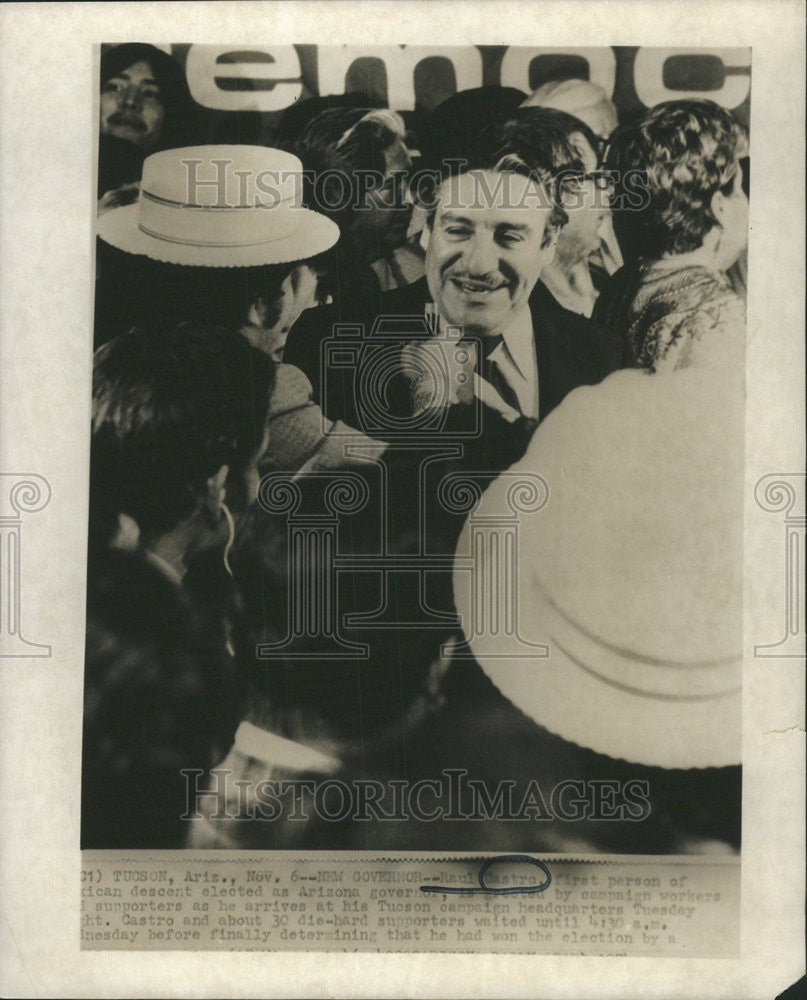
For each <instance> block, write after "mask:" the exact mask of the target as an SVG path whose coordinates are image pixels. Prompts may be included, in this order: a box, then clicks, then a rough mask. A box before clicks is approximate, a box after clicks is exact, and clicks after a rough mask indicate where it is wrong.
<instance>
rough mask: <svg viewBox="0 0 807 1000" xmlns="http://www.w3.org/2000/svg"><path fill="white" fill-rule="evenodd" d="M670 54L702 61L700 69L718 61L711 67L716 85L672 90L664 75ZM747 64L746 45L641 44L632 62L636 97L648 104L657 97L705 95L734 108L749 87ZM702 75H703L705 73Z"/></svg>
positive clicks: (654, 101)
mask: <svg viewBox="0 0 807 1000" xmlns="http://www.w3.org/2000/svg"><path fill="white" fill-rule="evenodd" d="M673 56H688V57H689V58H690V59H693V60H696V59H698V58H700V59H701V60H703V62H704V71H705V70H707V69H708V68H709V67H708V64H707V62H706V60H709V61H710V62H713V63H714V62H719V63H720V71H719V77H718V73H717V67H714V72H715V75H716V77H718V78H717V79H716V82H719V84H720V85H719V86H717V87H715V88H712V89H708V90H695V89H693V90H672V89H670V88H669V87H668V86H667V83H666V82H665V79H664V70H665V64H666V62H667V60H668V59H670V58H671V57H673ZM750 65H751V50H750V49H740V48H737V49H697V48H691V49H656V48H652V49H651V48H641V49H639V51H638V52H637V53H636V58H635V60H634V63H633V85H634V87H635V88H636V94H637V96H638V98H639V100H640V101H641V102H642V104H644V105H645V106H646V107H648V108H652V107H653V105H654V104H658V103H659V102H660V101H676V100H681V99H682V98H687V97H690V98H707V99H708V100H710V101H714V102H715V103H716V104H721V105H722V106H723V107H724V108H729V109H732V108H737V107H739V106H740V105H741V104H742V103H743V101H744V100H745V99H746V97H748V94H749V93H750V91H751V77H750V75H749V74H748V73H747V72H743V70H747V69H748V67H750ZM705 75H707V74H706V73H705Z"/></svg>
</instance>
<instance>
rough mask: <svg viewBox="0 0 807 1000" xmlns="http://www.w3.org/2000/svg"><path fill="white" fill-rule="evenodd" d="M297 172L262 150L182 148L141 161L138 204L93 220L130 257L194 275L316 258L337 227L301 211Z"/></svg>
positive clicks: (294, 162) (293, 163) (290, 162)
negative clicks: (199, 269) (214, 269)
mask: <svg viewBox="0 0 807 1000" xmlns="http://www.w3.org/2000/svg"><path fill="white" fill-rule="evenodd" d="M302 179H303V178H302V164H301V163H300V161H299V160H298V159H297V157H296V156H292V154H291V153H286V152H283V151H281V150H279V149H268V148H266V147H264V146H186V147H184V148H182V149H167V150H165V151H164V152H161V153H154V154H152V155H151V156H148V157H146V159H145V161H144V163H143V176H142V180H141V182H140V197H139V198H138V200H137V202H135V204H133V205H127V206H125V207H124V208H114V209H111V210H110V211H108V212H105V213H104V214H103V215H101V216H100V217H99V219H98V235H99V236H100V237H101V239H102V240H104V241H105V242H107V243H110V244H111V245H112V246H114V247H117V248H118V249H119V250H125V251H127V252H128V253H135V254H144V255H145V256H147V257H152V258H154V259H155V260H159V261H164V262H165V263H169V264H184V265H188V266H196V267H256V266H260V265H265V264H282V263H286V262H288V261H292V260H305V259H307V258H309V257H314V256H316V255H317V254H319V253H322V251H324V250H327V249H328V248H329V247H331V246H333V245H334V243H336V241H337V240H338V238H339V227H338V226H337V225H336V223H334V222H332V221H331V220H330V219H328V218H326V217H325V216H324V215H321V214H320V213H318V212H312V211H310V210H308V209H306V208H303V207H302Z"/></svg>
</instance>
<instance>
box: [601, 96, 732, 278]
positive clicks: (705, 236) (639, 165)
mask: <svg viewBox="0 0 807 1000" xmlns="http://www.w3.org/2000/svg"><path fill="white" fill-rule="evenodd" d="M746 155H747V140H746V136H745V133H744V131H743V129H742V128H741V126H740V124H739V123H738V122H737V120H736V119H735V118H734V116H733V115H732V114H731V112H730V111H727V110H726V109H725V108H723V107H721V106H720V105H719V104H715V103H714V102H713V101H707V100H681V101H666V102H664V103H663V104H659V105H657V106H656V107H654V108H651V110H650V111H648V112H647V114H645V116H644V117H643V118H642V119H641V120H640V121H639V122H638V123H637V124H636V125H634V126H632V127H631V128H629V129H627V130H626V131H625V133H624V135H620V136H619V139H618V141H617V142H616V144H615V147H614V150H613V165H614V167H615V168H616V169H617V171H618V176H619V177H620V180H621V184H622V186H623V187H625V189H626V192H627V193H628V194H629V195H630V197H629V198H626V199H625V208H624V211H621V212H620V214H619V216H618V220H617V221H618V224H619V228H620V229H622V230H624V231H626V233H627V234H628V235H629V236H633V237H634V239H638V246H639V251H640V254H641V255H642V256H645V257H649V258H652V259H659V258H661V259H671V258H683V257H684V255H687V259H692V262H693V263H694V262H696V261H697V262H698V263H701V264H704V265H705V266H708V267H711V268H713V269H715V270H720V271H725V270H726V269H727V268H729V267H730V266H731V265H732V264H733V263H734V262H735V261H736V260H737V258H738V257H739V255H740V254H741V252H742V251H743V249H744V248H745V247H746V245H747V242H748V198H747V196H746V194H745V192H744V190H743V170H742V166H741V163H740V160H741V159H742V158H743V157H745V156H746ZM628 242H629V240H628Z"/></svg>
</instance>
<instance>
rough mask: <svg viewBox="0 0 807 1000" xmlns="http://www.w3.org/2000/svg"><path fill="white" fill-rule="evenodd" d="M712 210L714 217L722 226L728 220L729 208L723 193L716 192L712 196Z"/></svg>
mask: <svg viewBox="0 0 807 1000" xmlns="http://www.w3.org/2000/svg"><path fill="white" fill-rule="evenodd" d="M709 207H710V208H711V210H712V215H713V216H714V217H715V218H716V219H717V221H718V222H719V223H720V225H721V226H722V225H723V224H724V220H725V218H726V210H727V208H728V206H727V204H726V196H725V195H724V194H723V192H722V191H715V193H714V194H713V195H712V200H711V202H710V204H709Z"/></svg>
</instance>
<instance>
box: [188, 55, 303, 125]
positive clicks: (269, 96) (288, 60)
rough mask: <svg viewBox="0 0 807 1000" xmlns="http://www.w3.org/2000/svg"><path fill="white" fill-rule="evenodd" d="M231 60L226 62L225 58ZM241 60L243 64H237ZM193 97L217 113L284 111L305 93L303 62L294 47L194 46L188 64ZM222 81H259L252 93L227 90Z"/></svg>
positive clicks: (251, 89) (249, 91) (249, 90)
mask: <svg viewBox="0 0 807 1000" xmlns="http://www.w3.org/2000/svg"><path fill="white" fill-rule="evenodd" d="M226 56H229V59H228V60H227V61H226V62H225V61H219V60H222V57H226ZM236 56H239V57H240V59H241V60H243V61H236V59H235V57H236ZM185 75H186V77H187V79H188V87H189V88H190V92H191V96H192V97H193V99H194V101H196V103H197V104H201V105H202V107H205V108H214V109H215V110H216V111H281V110H282V109H283V108H287V107H288V106H289V105H290V104H293V103H294V102H295V101H296V100H297V99H298V98H299V97H300V95H301V94H302V92H303V84H302V79H301V70H300V58H299V56H298V55H297V50H296V49H295V48H294V46H293V45H273V46H272V47H271V49H269V48H266V47H265V46H251V47H250V46H244V47H243V48H239V49H236V48H235V47H234V46H232V45H191V47H190V49H188V58H187V61H186V63H185ZM217 79H218V80H225V79H226V80H255V81H261V86H258V85H255V86H253V87H251V88H249V89H242V90H224V89H222V87H220V86H219V84H218V83H217Z"/></svg>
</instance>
